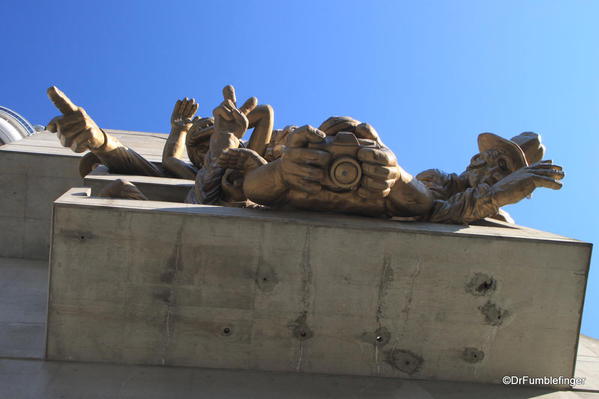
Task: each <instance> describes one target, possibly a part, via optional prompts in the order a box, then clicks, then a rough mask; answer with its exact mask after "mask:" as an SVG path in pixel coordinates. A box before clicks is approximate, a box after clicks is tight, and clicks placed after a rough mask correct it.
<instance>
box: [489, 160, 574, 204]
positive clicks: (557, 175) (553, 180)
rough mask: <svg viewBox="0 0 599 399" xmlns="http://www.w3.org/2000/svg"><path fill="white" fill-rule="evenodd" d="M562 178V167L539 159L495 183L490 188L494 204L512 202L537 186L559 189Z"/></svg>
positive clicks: (526, 194) (528, 193) (530, 192)
mask: <svg viewBox="0 0 599 399" xmlns="http://www.w3.org/2000/svg"><path fill="white" fill-rule="evenodd" d="M563 178H564V172H563V171H562V167H561V166H558V165H554V164H553V163H552V161H541V162H537V163H535V164H533V165H530V166H527V167H524V168H521V169H518V170H517V171H515V172H514V173H512V174H510V175H508V176H506V177H504V178H503V179H501V180H500V181H498V182H497V183H495V184H494V185H493V186H492V187H491V190H492V192H493V199H494V200H495V202H496V205H497V206H499V207H501V206H504V205H508V204H514V203H516V202H518V201H520V200H522V199H524V198H525V197H527V196H529V195H530V194H532V192H533V191H534V190H535V189H536V188H537V187H547V188H551V189H553V190H559V189H560V188H561V187H562V183H561V182H560V181H559V180H561V179H563Z"/></svg>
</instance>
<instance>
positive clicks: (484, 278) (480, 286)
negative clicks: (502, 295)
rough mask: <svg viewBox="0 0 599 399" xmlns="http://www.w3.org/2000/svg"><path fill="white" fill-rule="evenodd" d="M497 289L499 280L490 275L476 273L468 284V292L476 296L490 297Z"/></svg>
mask: <svg viewBox="0 0 599 399" xmlns="http://www.w3.org/2000/svg"><path fill="white" fill-rule="evenodd" d="M496 289H497V280H495V279H494V278H493V277H491V276H489V275H488V274H484V273H475V274H474V276H473V277H472V278H471V279H470V281H469V282H468V283H467V284H466V292H468V293H470V294H472V295H474V296H484V295H490V294H492V293H493V292H495V290H496Z"/></svg>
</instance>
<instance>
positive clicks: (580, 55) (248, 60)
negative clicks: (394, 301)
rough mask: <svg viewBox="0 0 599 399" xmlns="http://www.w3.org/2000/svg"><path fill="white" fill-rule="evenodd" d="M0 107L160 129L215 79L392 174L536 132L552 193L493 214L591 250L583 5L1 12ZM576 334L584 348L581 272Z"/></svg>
mask: <svg viewBox="0 0 599 399" xmlns="http://www.w3.org/2000/svg"><path fill="white" fill-rule="evenodd" d="M3 15H4V16H5V18H3V22H2V25H1V26H0V33H1V35H0V37H2V49H3V60H2V62H1V63H0V73H1V74H2V77H3V79H2V82H3V84H2V90H1V91H0V104H1V105H4V106H7V107H9V108H11V109H14V110H15V111H17V112H19V113H21V114H22V115H23V116H25V117H26V118H28V119H29V120H30V121H31V122H32V123H40V124H46V122H47V121H48V120H50V119H51V118H52V117H53V116H54V115H55V114H56V111H55V110H54V109H53V107H52V105H51V104H50V102H49V101H48V99H47V98H46V95H45V89H46V88H47V87H48V86H50V85H52V84H56V85H58V86H59V87H60V88H61V89H62V90H63V91H65V92H66V93H67V94H68V95H69V96H70V97H71V98H72V99H73V100H74V101H75V102H76V103H78V104H80V105H83V106H84V107H85V108H86V110H87V111H88V113H89V114H90V115H91V116H92V117H93V118H94V119H95V120H96V121H97V122H98V123H99V124H100V125H101V126H103V127H106V128H114V129H125V130H141V131H153V132H167V131H168V129H169V117H170V112H171V109H172V105H173V103H174V102H175V100H176V99H177V98H180V97H184V96H189V97H195V98H196V99H198V101H199V103H200V111H199V113H200V114H201V115H207V114H210V113H211V110H212V109H213V108H214V106H216V105H217V104H218V102H219V101H220V100H221V98H220V93H221V89H222V87H223V86H224V85H226V84H229V83H230V84H233V85H235V87H236V88H237V93H238V98H239V99H241V100H243V99H245V98H247V97H249V96H257V97H258V98H259V99H260V101H261V102H263V103H269V104H271V105H273V106H274V108H275V113H276V123H275V125H276V126H277V127H283V126H285V125H287V124H312V125H319V124H320V122H322V121H323V120H324V119H326V118H327V117H328V116H330V115H350V116H353V117H355V118H357V119H360V120H362V121H365V122H369V123H371V124H372V125H374V126H375V127H376V128H377V130H378V131H379V133H380V134H381V136H382V137H383V139H384V140H385V142H386V143H387V144H388V145H389V146H390V147H391V148H392V149H393V150H394V151H395V152H396V154H397V157H398V159H399V162H400V164H401V165H402V166H403V167H404V168H405V169H407V170H408V171H410V172H413V173H417V172H419V171H422V170H424V169H428V168H432V167H436V168H439V169H442V170H445V171H448V172H461V171H462V170H463V169H464V167H465V166H466V165H467V163H468V161H469V159H470V157H471V156H472V155H473V154H474V153H475V152H476V151H477V147H476V137H477V135H478V133H481V132H485V131H490V132H494V133H497V134H500V135H503V136H505V137H512V136H514V135H516V134H518V133H520V132H522V131H535V132H538V133H541V134H542V136H543V141H544V143H545V144H546V145H547V147H548V152H547V156H546V158H548V159H553V160H554V161H555V162H556V163H558V164H560V165H562V166H564V169H565V171H566V178H565V180H564V183H565V185H564V188H563V189H562V190H561V191H551V190H547V189H539V190H538V191H537V192H535V194H534V198H533V199H532V200H525V201H522V202H521V203H520V204H517V205H513V206H510V207H507V208H506V210H507V211H508V212H510V213H511V214H512V215H513V216H514V217H515V219H516V220H517V221H518V222H519V223H520V224H522V225H526V226H530V227H533V228H537V229H540V230H546V231H550V232H553V233H558V234H562V235H565V236H569V237H573V238H577V239H580V240H584V241H588V242H593V243H596V242H598V237H599V233H598V231H599V229H598V228H597V225H598V224H599V223H598V222H599V220H598V216H597V212H596V211H594V209H593V208H592V207H593V206H597V203H598V201H597V199H598V198H599V189H598V185H597V183H596V182H597V177H596V176H595V174H596V173H597V171H598V168H597V164H596V163H595V162H596V160H597V158H598V156H599V152H598V150H599V145H598V144H599V138H598V134H597V131H598V129H599V112H598V111H599V80H598V77H599V76H598V73H599V46H597V38H598V37H599V24H597V17H598V16H599V2H595V1H575V0H564V1H550V0H546V1H540V0H539V1H524V0H519V1H505V0H502V1H459V0H453V1H441V0H438V1H422V0H420V1H372V2H364V1H361V2H359V1H347V0H346V1H309V0H307V1H301V2H300V1H298V2H284V1H270V2H269V1H250V0H246V1H233V0H232V1H228V2H217V1H212V2H198V1H172V2H164V1H138V2H136V1H126V2H116V1H102V2H82V1H78V2H75V1H72V2H70V1H69V2H67V1H52V2H50V1H48V2H28V1H20V2H8V3H6V4H3ZM593 263H594V265H592V267H591V273H590V277H589V284H588V292H587V296H586V304H585V313H584V318H583V325H582V331H583V333H585V334H588V335H591V336H594V337H599V270H596V269H597V267H599V263H597V261H595V262H593Z"/></svg>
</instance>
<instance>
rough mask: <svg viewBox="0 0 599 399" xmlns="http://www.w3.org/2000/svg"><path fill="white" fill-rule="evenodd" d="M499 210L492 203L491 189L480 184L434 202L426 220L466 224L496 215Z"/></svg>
mask: <svg viewBox="0 0 599 399" xmlns="http://www.w3.org/2000/svg"><path fill="white" fill-rule="evenodd" d="M498 211H499V208H498V207H497V206H496V205H495V204H494V202H493V196H492V193H491V188H490V187H489V186H488V185H487V184H481V185H479V186H477V187H474V188H472V187H471V188H468V189H466V190H465V191H462V192H460V193H457V194H454V195H452V196H451V197H449V198H448V199H447V200H435V202H434V203H433V209H432V211H431V213H430V214H429V215H428V217H427V218H426V220H427V221H430V222H435V223H453V224H468V223H471V222H474V221H476V220H480V219H483V218H486V217H492V216H494V215H496V214H497V212H498Z"/></svg>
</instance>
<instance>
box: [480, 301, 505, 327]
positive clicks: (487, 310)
mask: <svg viewBox="0 0 599 399" xmlns="http://www.w3.org/2000/svg"><path fill="white" fill-rule="evenodd" d="M478 308H479V309H480V312H481V313H482V314H483V316H485V322H486V323H488V324H490V325H492V326H499V325H501V324H502V323H503V322H504V321H505V319H506V318H507V317H508V316H509V312H508V311H507V310H505V309H502V308H500V307H499V306H498V305H497V304H495V303H493V302H491V301H487V303H485V304H484V305H483V306H479V307H478Z"/></svg>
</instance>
